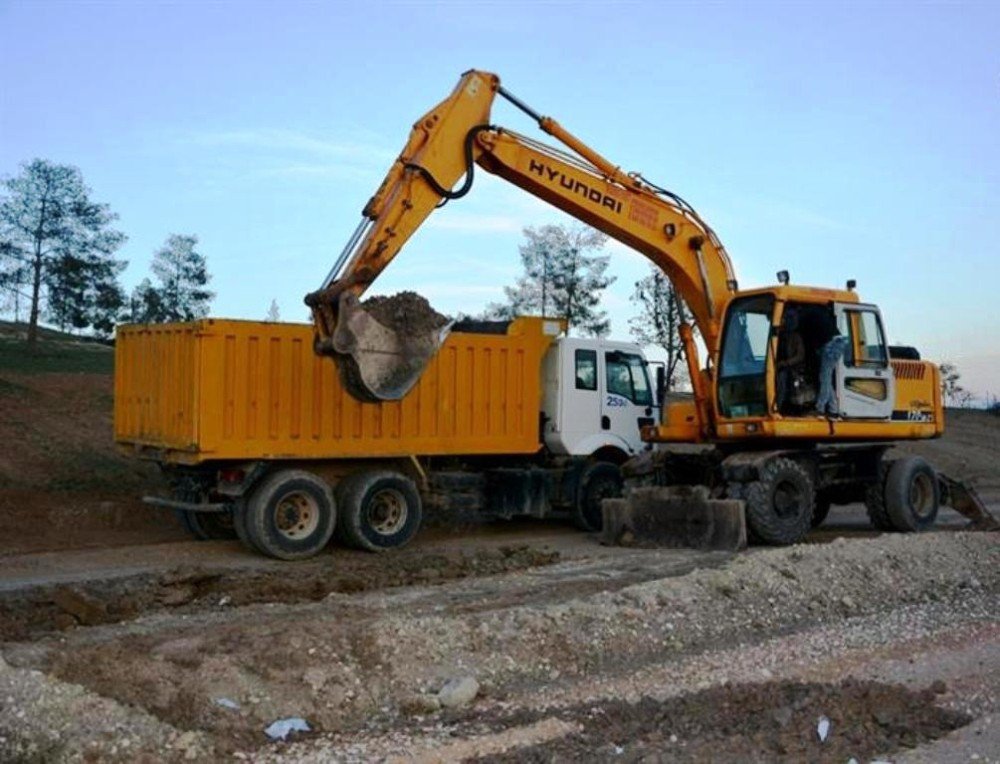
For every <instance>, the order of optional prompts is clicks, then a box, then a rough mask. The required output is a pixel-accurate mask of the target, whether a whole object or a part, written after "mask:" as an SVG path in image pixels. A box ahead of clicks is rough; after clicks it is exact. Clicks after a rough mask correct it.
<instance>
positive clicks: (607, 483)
mask: <svg viewBox="0 0 1000 764" xmlns="http://www.w3.org/2000/svg"><path fill="white" fill-rule="evenodd" d="M624 484H625V481H624V478H622V471H621V468H620V467H619V466H618V465H617V464H612V463H611V462H594V463H593V464H589V465H587V467H585V468H584V470H583V474H581V475H580V485H579V487H578V488H577V492H576V501H575V502H574V503H573V524H574V525H575V526H576V527H577V528H579V529H580V530H582V531H586V532H588V533H596V532H598V531H600V530H601V528H602V527H603V526H604V515H603V513H602V511H601V502H602V501H604V499H614V498H617V497H619V496H621V495H622V488H623V486H624Z"/></svg>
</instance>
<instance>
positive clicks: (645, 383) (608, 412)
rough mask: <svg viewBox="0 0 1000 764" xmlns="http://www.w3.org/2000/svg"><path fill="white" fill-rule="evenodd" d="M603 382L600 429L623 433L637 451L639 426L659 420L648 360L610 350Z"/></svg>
mask: <svg viewBox="0 0 1000 764" xmlns="http://www.w3.org/2000/svg"><path fill="white" fill-rule="evenodd" d="M603 382H604V384H603V389H602V390H601V429H602V430H605V431H610V432H612V433H614V434H615V435H617V436H618V437H620V438H621V439H622V440H624V441H625V442H626V443H628V444H629V447H630V449H631V450H632V452H633V453H634V452H636V451H638V450H640V449H641V448H642V445H643V444H642V438H641V437H640V435H639V428H640V427H641V426H643V425H652V424H655V423H656V419H655V417H654V412H653V392H652V389H651V387H650V384H649V374H648V372H647V370H646V363H645V361H644V359H643V358H642V356H640V355H637V354H635V353H623V352H622V351H620V350H607V351H605V352H604V375H603Z"/></svg>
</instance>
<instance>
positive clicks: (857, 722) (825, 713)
mask: <svg viewBox="0 0 1000 764" xmlns="http://www.w3.org/2000/svg"><path fill="white" fill-rule="evenodd" d="M935 684H936V686H935V685H932V686H931V687H930V688H926V689H924V690H921V691H913V690H909V689H907V688H905V687H903V686H902V685H891V684H882V683H878V682H867V681H858V680H852V679H848V680H845V681H843V682H842V683H840V684H805V683H795V682H788V681H772V682H765V683H758V684H743V685H725V686H722V687H717V688H712V689H708V690H703V691H700V692H696V693H690V694H685V695H680V696H676V697H671V698H668V699H666V700H657V699H654V698H651V697H644V698H642V699H641V700H639V701H638V702H637V703H628V702H625V701H619V700H614V701H603V702H599V703H591V704H584V705H578V706H573V707H569V708H564V709H559V710H556V711H553V710H547V711H523V712H517V713H514V714H511V715H509V716H507V717H496V718H495V719H493V720H492V724H491V727H492V729H493V730H504V729H511V728H515V727H519V726H524V725H527V724H531V723H534V722H537V721H539V720H541V719H545V718H557V719H560V720H563V721H567V722H570V723H572V724H575V725H576V732H573V733H570V734H568V735H565V736H563V737H558V738H555V739H552V740H549V741H546V742H544V743H539V744H536V745H533V746H530V747H527V748H516V749H512V750H509V751H507V752H505V753H503V754H500V755H493V756H486V757H482V758H479V759H476V761H480V762H490V763H491V764H501V763H506V762H511V763H513V762H551V761H575V762H603V761H607V760H609V759H615V760H616V761H622V762H631V761H650V760H652V761H660V760H668V761H674V762H701V761H733V762H743V761H769V762H773V761H790V762H791V761H816V762H827V761H829V762H844V761H848V760H850V759H851V758H854V759H857V760H859V761H868V760H871V759H873V758H875V757H876V756H878V755H885V754H891V753H893V752H896V751H899V750H900V749H906V748H914V747H916V746H918V745H921V744H924V743H927V742H930V741H933V740H936V739H938V738H940V737H943V736H944V735H947V734H948V733H950V732H952V731H953V730H955V729H958V728H960V727H963V726H965V725H966V724H968V723H970V721H971V720H972V719H971V717H969V716H967V715H965V714H963V713H961V712H958V711H954V710H950V709H945V708H941V707H939V706H937V705H935V697H936V693H938V692H943V691H944V690H945V688H944V685H943V683H941V682H938V683H935ZM822 718H826V719H827V720H828V721H829V727H828V731H827V735H826V737H825V740H821V739H820V735H819V725H820V721H821V719H822Z"/></svg>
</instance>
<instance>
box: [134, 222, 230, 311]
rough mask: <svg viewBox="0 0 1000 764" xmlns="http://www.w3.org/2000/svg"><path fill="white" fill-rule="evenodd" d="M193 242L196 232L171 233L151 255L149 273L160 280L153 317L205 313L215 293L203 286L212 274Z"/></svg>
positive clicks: (196, 242) (195, 242) (195, 238)
mask: <svg viewBox="0 0 1000 764" xmlns="http://www.w3.org/2000/svg"><path fill="white" fill-rule="evenodd" d="M197 244H198V237H197V236H188V235H180V234H171V235H170V236H168V237H167V240H166V242H165V243H164V245H163V246H162V247H161V248H160V249H159V250H157V252H156V254H155V255H153V265H152V271H153V275H154V276H155V277H156V279H157V281H159V282H160V285H159V287H157V288H156V291H157V292H158V298H157V299H158V302H159V312H158V316H157V317H156V318H155V319H154V320H157V321H191V320H192V319H195V318H203V317H204V316H207V315H208V311H209V308H210V306H211V303H212V298H214V297H215V293H214V292H210V291H208V290H207V289H206V288H205V287H206V285H207V284H208V282H209V281H210V280H211V278H212V277H211V276H210V275H209V273H208V266H207V263H206V262H205V257H204V256H203V255H202V254H201V253H200V252H197V251H195V247H196V246H197ZM150 288H152V287H151V285H150Z"/></svg>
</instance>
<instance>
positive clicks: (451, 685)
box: [437, 676, 479, 708]
mask: <svg viewBox="0 0 1000 764" xmlns="http://www.w3.org/2000/svg"><path fill="white" fill-rule="evenodd" d="M478 694H479V682H477V681H476V680H475V679H474V678H473V677H471V676H463V677H461V678H458V679H449V680H448V681H447V682H445V683H444V687H442V688H441V690H440V691H439V692H438V694H437V697H438V700H439V701H440V702H441V705H442V706H444V707H445V708H458V707H460V706H465V705H468V704H469V703H471V702H472V701H473V700H475V699H476V695H478Z"/></svg>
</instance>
